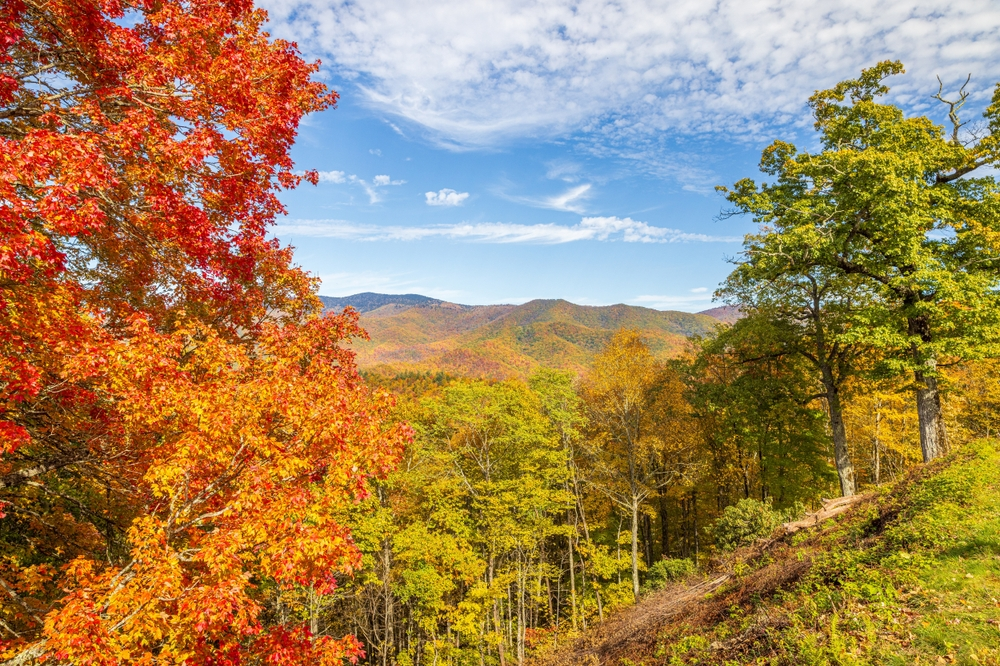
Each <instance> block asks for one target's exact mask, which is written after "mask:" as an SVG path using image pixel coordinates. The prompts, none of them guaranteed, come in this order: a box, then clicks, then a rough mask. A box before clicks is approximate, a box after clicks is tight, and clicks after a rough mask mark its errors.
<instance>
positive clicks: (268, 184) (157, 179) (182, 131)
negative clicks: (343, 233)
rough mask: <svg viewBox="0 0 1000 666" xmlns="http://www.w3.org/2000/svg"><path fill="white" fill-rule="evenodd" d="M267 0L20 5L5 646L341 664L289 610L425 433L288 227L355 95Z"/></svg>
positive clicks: (335, 563)
mask: <svg viewBox="0 0 1000 666" xmlns="http://www.w3.org/2000/svg"><path fill="white" fill-rule="evenodd" d="M265 18H266V17H265V15H264V13H263V12H261V11H259V10H256V9H254V7H253V5H252V2H249V1H247V0H126V1H118V0H4V2H3V3H2V5H0V503H2V505H0V506H2V512H3V513H4V514H5V516H4V517H3V518H2V519H0V587H3V590H0V634H2V638H0V657H4V658H16V659H19V660H21V661H20V663H26V661H27V660H29V659H41V658H53V659H55V660H56V661H57V662H59V663H73V664H126V663H127V664H133V663H148V664H175V663H176V664H182V663H183V664H243V663H269V664H300V663H301V664H305V663H309V664H312V663H335V662H339V661H340V660H342V659H344V658H354V657H356V656H358V655H359V654H361V648H360V645H359V644H358V643H357V641H356V640H355V639H353V638H352V637H345V638H336V639H335V638H332V637H326V636H321V635H318V633H320V632H317V631H316V627H315V623H314V622H313V623H310V622H309V620H310V618H308V617H299V616H295V615H294V614H293V615H291V616H289V615H288V614H287V613H284V614H283V613H276V612H275V603H276V601H275V600H276V599H277V600H279V603H280V597H281V595H282V594H290V593H292V592H294V591H295V590H308V591H309V593H310V594H313V595H328V594H330V593H332V591H333V588H334V587H335V581H336V577H337V576H340V575H345V574H348V573H350V571H351V570H352V569H354V568H355V567H357V566H358V564H359V554H358V551H357V549H356V548H355V547H354V545H353V543H352V542H351V537H350V534H349V532H348V530H346V529H345V528H344V527H343V524H342V521H340V520H338V515H340V514H341V513H342V510H343V507H344V506H345V504H347V503H349V502H351V501H352V500H354V499H356V498H358V497H362V496H364V494H365V492H366V484H367V481H368V479H370V478H372V477H377V476H380V475H384V474H385V473H386V472H387V470H389V469H390V468H391V467H392V465H393V464H394V462H395V459H396V456H397V455H398V451H399V449H400V447H401V446H402V445H403V444H404V443H405V441H406V440H407V438H408V436H409V434H408V431H407V429H406V428H405V427H404V426H400V425H395V424H392V423H391V422H390V420H389V418H388V410H389V409H390V408H391V398H390V397H389V396H388V395H387V394H385V393H380V392H377V391H372V390H369V389H368V388H366V386H365V385H364V383H363V382H362V381H361V380H360V378H359V376H358V374H357V371H356V369H355V366H354V362H353V356H352V355H351V354H350V353H349V352H348V351H345V350H344V349H343V347H342V343H343V341H344V340H345V339H347V338H350V337H352V336H358V335H363V332H362V331H361V330H360V329H358V327H357V322H356V318H355V317H353V316H352V315H351V314H350V313H348V314H346V315H338V316H329V315H327V316H323V315H322V313H321V310H322V308H321V306H320V304H319V302H318V299H317V298H316V297H315V295H314V289H315V282H314V280H313V279H312V278H310V277H309V276H308V275H307V274H306V273H304V272H303V271H301V270H299V269H297V268H295V267H294V266H293V265H292V263H291V260H292V257H291V251H290V249H289V248H287V247H282V246H281V245H280V244H279V243H278V242H277V241H276V240H275V239H273V238H270V237H269V235H268V234H269V232H268V229H269V226H270V225H271V224H272V222H273V220H274V217H275V215H277V214H280V213H282V212H283V208H282V205H281V203H280V201H279V199H278V197H277V195H278V193H279V192H280V190H281V189H284V188H290V187H294V186H296V185H298V184H299V183H300V182H301V180H302V179H303V178H307V179H311V180H312V181H313V182H315V175H314V174H307V175H306V176H302V175H297V174H296V172H295V171H294V167H293V164H292V161H291V159H290V157H289V149H290V147H291V145H292V142H293V141H294V138H295V135H296V131H297V127H298V123H299V121H300V119H301V118H302V116H303V115H304V114H306V113H310V112H315V111H320V110H322V109H325V108H329V107H331V106H332V105H333V104H334V103H335V102H336V99H337V96H336V93H332V92H329V91H327V89H326V88H325V87H324V86H323V85H321V84H320V83H318V82H316V81H314V80H313V79H312V76H313V74H314V72H315V71H316V67H317V66H316V65H315V64H308V63H306V62H304V61H303V60H302V59H301V57H300V56H299V54H298V52H297V50H296V48H295V45H294V44H290V43H287V42H283V41H281V40H272V39H270V37H269V36H268V35H267V34H266V33H265V32H263V31H262V29H261V26H262V24H263V22H264V20H265Z"/></svg>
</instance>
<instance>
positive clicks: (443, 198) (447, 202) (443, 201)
mask: <svg viewBox="0 0 1000 666" xmlns="http://www.w3.org/2000/svg"><path fill="white" fill-rule="evenodd" d="M424 196H426V197H427V205H428V206H461V205H462V202H463V201H465V200H466V199H468V198H469V193H468V192H456V191H455V190H450V189H448V188H444V189H443V190H438V191H437V192H427V193H426V194H425V195H424Z"/></svg>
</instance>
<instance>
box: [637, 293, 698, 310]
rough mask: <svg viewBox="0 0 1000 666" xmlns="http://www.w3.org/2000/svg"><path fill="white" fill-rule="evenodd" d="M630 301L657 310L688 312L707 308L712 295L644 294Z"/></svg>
mask: <svg viewBox="0 0 1000 666" xmlns="http://www.w3.org/2000/svg"><path fill="white" fill-rule="evenodd" d="M692 291H694V290H692ZM629 303H631V304H632V305H641V306H643V307H647V308H653V309H656V310H684V311H686V312H697V311H699V310H706V309H708V308H710V307H711V306H712V295H711V294H698V295H690V294H683V295H676V294H661V295H651V294H649V295H644V296H636V297H635V298H633V299H631V300H630V301H629Z"/></svg>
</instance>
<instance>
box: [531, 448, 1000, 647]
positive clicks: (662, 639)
mask: <svg viewBox="0 0 1000 666" xmlns="http://www.w3.org/2000/svg"><path fill="white" fill-rule="evenodd" d="M537 663H539V664H545V665H547V666H563V665H569V664H574V665H576V664H582V665H585V664H609V665H615V666H639V665H642V666H659V665H664V666H673V665H675V664H676V665H681V664H720V665H724V666H729V665H735V664H804V665H809V664H815V665H821V664H823V665H825V664H830V665H833V664H838V665H854V664H858V665H860V664H893V665H896V664H898V665H903V664H914V665H920V664H926V665H932V664H933V665H937V664H965V665H968V666H1000V443H998V442H995V441H981V442H976V443H973V444H969V445H966V446H963V447H961V448H960V449H958V450H957V451H955V452H953V453H952V454H951V455H949V456H946V457H945V458H943V459H941V460H938V461H935V462H934V463H932V464H930V465H926V466H922V467H920V468H919V469H916V470H913V472H912V473H910V474H909V475H908V476H906V477H905V478H902V479H900V480H899V481H897V482H896V483H893V484H890V485H887V486H884V487H882V488H881V489H879V490H878V491H875V492H871V493H868V494H865V495H862V496H860V497H859V498H858V499H857V500H856V501H854V502H851V503H838V502H832V503H828V504H826V505H825V507H824V509H823V510H822V511H821V512H819V515H814V516H810V517H809V518H808V519H807V520H804V521H799V522H798V523H795V524H792V525H786V526H784V527H783V528H782V529H781V530H780V531H779V532H778V533H776V534H775V535H774V536H773V537H772V538H771V539H769V540H767V541H765V542H759V543H758V544H756V545H754V546H751V547H749V548H745V549H742V550H740V551H737V552H736V553H735V554H733V555H731V556H729V557H727V558H725V559H719V560H717V561H714V562H713V563H711V564H710V566H709V572H708V573H707V574H705V573H703V574H702V575H700V576H698V577H696V578H692V579H690V580H688V581H686V582H684V583H677V584H672V585H670V586H668V587H667V588H665V589H663V590H661V591H658V592H655V593H653V594H650V595H648V596H646V597H645V598H643V599H642V600H641V601H640V602H639V603H638V604H636V605H635V606H632V607H630V608H628V609H625V610H623V611H621V612H619V613H617V614H616V615H614V616H612V617H610V618H608V620H607V621H605V622H604V623H603V624H601V625H598V626H597V627H594V628H592V629H591V630H590V631H589V632H587V633H585V634H584V635H583V636H581V637H580V638H579V639H577V640H576V641H575V642H574V643H572V644H570V645H567V646H562V647H560V648H559V649H558V650H557V651H554V652H552V653H550V654H548V655H544V656H543V657H541V658H539V659H538V661H537Z"/></svg>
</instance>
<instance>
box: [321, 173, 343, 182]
mask: <svg viewBox="0 0 1000 666" xmlns="http://www.w3.org/2000/svg"><path fill="white" fill-rule="evenodd" d="M318 173H319V182H321V183H343V182H344V181H345V180H347V179H346V177H345V176H344V172H343V171H319V172H318Z"/></svg>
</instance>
